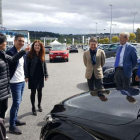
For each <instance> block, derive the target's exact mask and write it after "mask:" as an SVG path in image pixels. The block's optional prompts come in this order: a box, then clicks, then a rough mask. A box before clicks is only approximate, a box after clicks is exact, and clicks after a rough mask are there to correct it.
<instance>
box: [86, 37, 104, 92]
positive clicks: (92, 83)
mask: <svg viewBox="0 0 140 140" xmlns="http://www.w3.org/2000/svg"><path fill="white" fill-rule="evenodd" d="M89 46H90V49H89V50H88V51H86V52H84V55H83V61H84V64H85V66H86V73H85V78H86V79H87V81H88V87H89V90H90V91H93V90H95V87H96V89H97V90H98V91H101V90H102V89H103V80H102V78H103V70H102V67H103V66H104V64H105V53H104V51H103V50H101V49H98V48H97V46H98V42H97V38H94V37H91V39H90V40H89ZM98 93H99V92H98Z"/></svg>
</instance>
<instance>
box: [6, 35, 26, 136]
mask: <svg viewBox="0 0 140 140" xmlns="http://www.w3.org/2000/svg"><path fill="white" fill-rule="evenodd" d="M23 46H24V36H23V35H21V34H18V35H16V36H15V40H14V46H13V47H12V48H11V49H10V50H9V51H7V54H9V55H11V56H14V55H15V54H17V53H18V52H20V51H21V48H22V47H23ZM24 58H25V56H23V57H21V58H20V59H19V60H18V61H16V62H15V63H12V64H9V69H10V88H11V92H12V98H13V103H12V107H11V110H10V120H9V122H10V126H9V131H10V132H11V133H14V134H22V132H21V130H20V129H19V128H18V127H17V126H20V125H25V124H26V123H25V122H21V121H19V120H18V119H17V114H18V110H19V105H20V103H21V101H22V95H23V91H24V86H25V76H24V73H25V70H26V63H25V62H26V61H24Z"/></svg>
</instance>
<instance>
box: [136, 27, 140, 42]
mask: <svg viewBox="0 0 140 140" xmlns="http://www.w3.org/2000/svg"><path fill="white" fill-rule="evenodd" d="M136 35H137V42H140V28H138V29H137V32H136Z"/></svg>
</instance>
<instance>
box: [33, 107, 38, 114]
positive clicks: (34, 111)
mask: <svg viewBox="0 0 140 140" xmlns="http://www.w3.org/2000/svg"><path fill="white" fill-rule="evenodd" d="M32 112H33V115H35V116H37V112H36V109H35V107H33V108H32Z"/></svg>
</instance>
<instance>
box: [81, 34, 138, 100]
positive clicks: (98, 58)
mask: <svg viewBox="0 0 140 140" xmlns="http://www.w3.org/2000/svg"><path fill="white" fill-rule="evenodd" d="M128 40H129V33H128V32H122V33H120V35H119V41H120V45H119V47H118V49H117V52H116V59H115V63H114V68H115V75H114V79H115V83H116V88H117V90H123V89H126V88H129V87H130V84H131V77H132V70H133V68H134V67H135V66H136V64H137V59H138V58H137V51H136V48H135V47H134V46H133V45H131V44H130V43H128ZM89 46H90V49H89V50H88V51H86V52H84V55H83V61H84V65H85V66H86V73H85V77H86V79H87V81H88V87H89V90H90V91H96V92H97V94H98V96H99V98H100V99H101V100H102V101H106V96H105V95H104V94H103V92H104V87H103V69H102V68H103V66H104V64H105V58H106V56H105V53H104V51H103V50H101V49H98V48H97V46H98V40H97V38H95V37H91V38H90V40H89ZM139 78H140V66H139V69H138V72H137V76H136V78H135V80H136V81H139Z"/></svg>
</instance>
